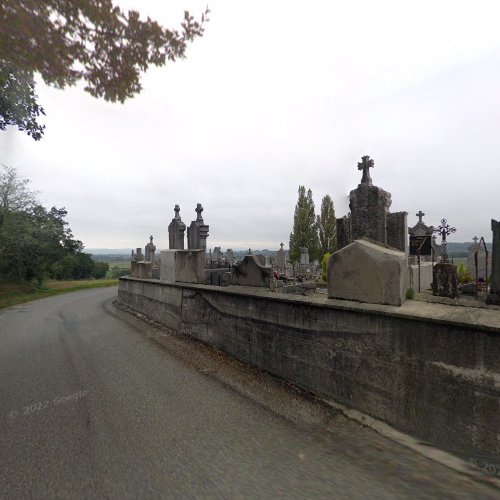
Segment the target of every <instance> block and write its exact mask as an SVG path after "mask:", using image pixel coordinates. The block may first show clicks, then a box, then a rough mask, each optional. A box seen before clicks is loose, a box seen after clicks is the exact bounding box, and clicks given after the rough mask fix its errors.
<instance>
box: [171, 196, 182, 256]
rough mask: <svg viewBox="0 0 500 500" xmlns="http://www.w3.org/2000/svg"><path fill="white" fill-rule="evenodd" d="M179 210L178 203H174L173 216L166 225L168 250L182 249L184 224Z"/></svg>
mask: <svg viewBox="0 0 500 500" xmlns="http://www.w3.org/2000/svg"><path fill="white" fill-rule="evenodd" d="M180 211H181V209H180V207H179V205H175V208H174V212H175V216H174V218H173V219H172V222H171V223H170V224H169V225H168V248H170V250H184V232H185V231H186V224H184V222H182V220H181V216H180Z"/></svg>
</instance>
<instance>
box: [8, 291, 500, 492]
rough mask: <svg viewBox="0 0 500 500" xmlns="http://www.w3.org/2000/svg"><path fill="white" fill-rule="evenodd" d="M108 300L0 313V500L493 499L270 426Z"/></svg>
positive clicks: (332, 436) (389, 460) (263, 411)
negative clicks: (3, 499)
mask: <svg viewBox="0 0 500 500" xmlns="http://www.w3.org/2000/svg"><path fill="white" fill-rule="evenodd" d="M116 293H117V292H116V287H112V288H102V289H94V290H85V291H80V292H75V293H71V294H66V295H60V296H56V297H51V298H48V299H44V300H39V301H36V302H32V303H27V304H23V305H21V306H16V307H13V308H10V309H8V310H5V311H3V312H2V313H1V314H0V498H9V499H11V498H33V497H34V498H103V497H105V498H120V499H123V498H193V497H200V498H201V497H203V498H234V497H238V498H274V497H276V496H284V497H286V498H381V499H390V498H435V497H440V498H498V496H497V493H498V492H496V491H494V490H493V489H491V488H489V487H488V486H486V485H483V484H481V483H476V482H474V481H472V480H471V479H470V478H468V477H465V476H462V475H460V474H458V473H456V472H454V471H452V470H450V469H447V468H445V467H443V466H441V465H438V464H436V463H434V462H431V461H429V460H427V459H425V458H423V457H421V456H419V455H417V454H415V453H413V452H411V451H409V450H407V449H405V448H403V447H401V446H399V445H397V444H396V443H393V442H390V441H388V440H386V439H384V438H383V437H381V436H379V435H377V434H375V433H373V432H371V431H369V430H368V429H365V428H362V427H359V426H356V425H347V426H344V427H341V426H339V427H338V428H331V427H330V428H329V430H328V431H326V430H325V429H324V428H322V427H321V425H312V424H311V423H307V422H305V421H304V422H296V423H293V422H291V421H290V420H287V419H285V418H283V417H281V416H279V415H278V414H276V413H275V412H272V411H270V410H269V409H268V408H267V407H265V406H263V405H260V404H257V403H256V402H254V401H253V400H250V399H248V398H247V397H245V396H243V395H242V394H240V393H239V392H238V391H236V390H234V389H231V388H230V387H229V386H228V384H223V383H221V381H220V380H218V379H216V378H214V377H212V376H211V375H210V374H209V373H206V372H203V370H199V369H197V368H195V367H194V366H193V365H190V364H189V363H187V362H185V361H183V360H182V359H180V358H179V357H178V356H175V355H174V354H173V353H172V352H170V351H169V350H168V349H166V348H165V347H164V346H162V345H160V344H159V343H158V342H156V339H155V338H153V337H154V335H159V333H158V330H155V329H154V327H153V326H152V325H148V324H147V323H144V322H142V321H140V320H139V319H137V318H135V317H133V316H131V315H129V314H127V313H126V312H124V311H121V310H118V309H116V308H115V307H114V306H113V304H112V301H113V299H114V298H115V297H116ZM155 331H156V333H155ZM204 349H205V348H204V347H201V346H199V345H197V344H195V343H191V344H189V343H186V344H185V347H184V348H183V354H184V357H187V358H189V357H193V358H195V357H198V358H199V357H200V356H202V355H203V354H202V353H201V351H203V350H204ZM200 353H201V354H200ZM252 384H254V385H257V386H258V388H259V390H261V391H264V392H266V391H270V390H271V389H269V388H267V387H266V386H265V383H263V382H261V381H259V380H257V381H255V382H252ZM259 384H260V385H259ZM294 398H295V399H297V397H296V396H294ZM304 404H306V403H304Z"/></svg>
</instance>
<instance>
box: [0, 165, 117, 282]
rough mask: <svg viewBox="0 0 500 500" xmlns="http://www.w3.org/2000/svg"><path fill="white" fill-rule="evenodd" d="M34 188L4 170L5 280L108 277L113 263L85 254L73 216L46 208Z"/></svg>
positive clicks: (0, 272) (0, 224) (0, 225)
mask: <svg viewBox="0 0 500 500" xmlns="http://www.w3.org/2000/svg"><path fill="white" fill-rule="evenodd" d="M28 184H29V181H28V180H27V179H23V178H21V177H20V176H19V174H18V172H17V170H16V169H15V168H13V167H8V166H6V165H1V166H0V280H2V281H19V282H32V281H35V282H36V283H37V284H41V283H42V282H43V281H44V280H45V279H48V278H51V279H83V278H104V277H105V276H106V273H107V271H108V269H109V266H108V264H107V263H105V262H94V261H93V260H92V256H91V255H90V254H88V253H84V252H83V244H82V242H81V241H79V240H77V239H75V238H74V237H73V234H72V232H71V229H70V228H69V227H68V223H67V222H66V220H65V217H66V215H67V211H66V210H65V209H64V208H56V207H52V208H50V209H47V208H46V207H44V206H42V205H41V204H40V203H38V201H37V197H36V195H37V193H36V192H34V191H31V190H30V189H29V188H28Z"/></svg>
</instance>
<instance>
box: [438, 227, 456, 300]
mask: <svg viewBox="0 0 500 500" xmlns="http://www.w3.org/2000/svg"><path fill="white" fill-rule="evenodd" d="M456 230H457V229H456V228H455V227H451V226H450V225H449V224H448V222H447V220H446V219H441V224H440V225H439V226H438V227H436V228H434V229H433V232H434V233H438V234H440V235H441V238H442V239H441V262H438V263H437V264H436V265H435V266H434V268H433V270H432V294H433V295H437V296H440V297H449V298H451V299H454V298H456V297H458V276H457V266H455V265H454V264H452V263H450V262H449V261H448V253H447V250H446V237H447V236H449V235H450V234H452V233H454V232H455V231H456Z"/></svg>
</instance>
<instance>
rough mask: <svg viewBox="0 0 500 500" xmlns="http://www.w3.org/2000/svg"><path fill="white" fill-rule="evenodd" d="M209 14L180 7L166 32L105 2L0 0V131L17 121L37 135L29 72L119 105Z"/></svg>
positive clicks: (179, 54) (182, 48) (181, 50)
mask: <svg viewBox="0 0 500 500" xmlns="http://www.w3.org/2000/svg"><path fill="white" fill-rule="evenodd" d="M208 12H209V11H208V9H207V10H206V11H205V12H204V13H203V14H202V15H201V19H200V20H195V19H194V18H193V17H192V16H191V15H190V14H189V12H187V11H186V12H185V13H184V19H183V21H182V23H181V25H180V29H167V28H164V27H162V26H161V25H160V24H158V23H157V22H156V21H154V20H152V19H150V18H149V17H148V18H147V19H146V20H145V21H143V20H141V19H140V16H139V13H138V12H136V11H134V10H130V11H128V12H124V11H122V10H121V9H120V8H119V7H117V6H115V5H114V4H113V1H112V0H2V2H0V90H1V91H2V95H3V96H5V99H2V100H0V129H5V127H6V125H17V126H18V128H19V129H20V130H25V131H26V132H28V133H29V135H31V136H32V137H33V138H34V139H35V140H37V139H40V137H41V136H42V134H43V127H41V126H40V125H38V123H37V121H36V120H37V118H38V116H39V114H43V109H42V108H40V107H39V106H38V105H37V104H36V95H35V94H34V84H33V77H34V74H35V73H38V74H40V75H41V77H42V78H43V80H44V82H45V83H47V84H48V85H54V86H56V87H57V88H61V89H62V88H64V87H66V86H68V85H75V84H76V83H77V82H78V81H80V80H83V81H84V82H85V90H86V91H87V92H89V93H90V94H91V95H93V96H94V97H102V98H104V99H106V100H107V101H112V102H116V101H120V102H124V101H125V100H126V99H128V98H130V97H132V96H134V95H135V94H137V93H138V92H140V91H141V89H142V87H141V83H140V75H141V72H144V71H146V70H147V69H148V67H149V66H150V65H155V66H163V65H164V64H165V63H166V61H175V60H177V59H179V58H183V57H185V52H186V48H187V44H188V42H190V41H192V40H194V39H195V38H196V37H198V36H202V34H203V31H204V23H205V22H206V21H207V19H208V18H207V16H208ZM5 90H7V92H6V93H5V95H4V91H5ZM23 111H24V112H23Z"/></svg>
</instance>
